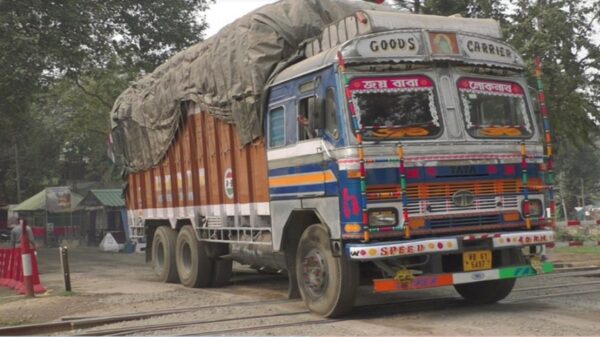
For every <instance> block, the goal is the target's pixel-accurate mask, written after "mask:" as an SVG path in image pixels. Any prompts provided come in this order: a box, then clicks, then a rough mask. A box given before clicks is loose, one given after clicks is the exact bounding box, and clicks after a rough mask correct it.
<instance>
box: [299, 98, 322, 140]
mask: <svg viewBox="0 0 600 337" xmlns="http://www.w3.org/2000/svg"><path fill="white" fill-rule="evenodd" d="M315 101H316V98H315V96H309V97H305V98H302V99H300V100H299V101H298V141H303V140H307V139H311V138H315V137H316V136H317V132H318V131H317V128H316V125H317V119H318V116H317V113H316V109H315Z"/></svg>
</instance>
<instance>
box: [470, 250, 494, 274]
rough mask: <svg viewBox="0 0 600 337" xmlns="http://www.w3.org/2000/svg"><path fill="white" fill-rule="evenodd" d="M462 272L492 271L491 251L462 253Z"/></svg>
mask: <svg viewBox="0 0 600 337" xmlns="http://www.w3.org/2000/svg"><path fill="white" fill-rule="evenodd" d="M463 269H464V271H473V270H484V269H492V251H490V250H476V251H472V252H466V253H463Z"/></svg>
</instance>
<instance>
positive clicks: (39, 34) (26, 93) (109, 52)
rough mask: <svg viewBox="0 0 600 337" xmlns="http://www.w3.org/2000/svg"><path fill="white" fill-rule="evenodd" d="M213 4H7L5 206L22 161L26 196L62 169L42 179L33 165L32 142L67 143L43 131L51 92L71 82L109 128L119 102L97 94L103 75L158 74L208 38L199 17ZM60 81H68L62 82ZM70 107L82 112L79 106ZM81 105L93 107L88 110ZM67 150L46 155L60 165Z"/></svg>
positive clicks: (199, 0) (0, 156)
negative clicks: (44, 111) (164, 65)
mask: <svg viewBox="0 0 600 337" xmlns="http://www.w3.org/2000/svg"><path fill="white" fill-rule="evenodd" d="M210 2H212V0H159V1H151V2H147V1H142V0H129V1H118V0H106V1H100V2H98V1H78V0H63V1H49V0H2V1H0V69H2V72H0V92H1V93H2V94H1V95H0V122H1V123H2V131H3V132H0V185H2V186H0V200H5V201H11V202H14V201H17V200H16V195H17V194H18V193H16V192H17V191H16V183H14V182H15V176H16V174H15V172H16V168H17V167H16V163H17V162H20V163H22V164H23V165H24V166H23V169H22V170H21V171H22V177H25V178H23V182H22V183H23V186H22V187H23V189H24V190H25V191H27V192H28V193H27V194H30V193H33V192H34V191H35V189H37V188H38V187H40V186H41V185H43V184H45V183H48V181H47V179H49V178H48V177H47V175H50V176H52V174H50V172H51V171H56V170H55V169H56V166H57V165H50V166H46V168H47V170H46V171H48V174H45V173H44V174H41V175H40V173H39V172H38V171H36V170H33V171H31V170H30V167H29V166H28V164H27V162H28V161H30V160H31V158H35V155H36V153H35V152H36V151H34V149H33V148H30V146H29V145H30V144H34V143H35V142H36V141H39V142H41V143H42V144H44V145H47V146H49V145H50V144H54V141H55V140H57V141H59V140H60V137H58V138H53V137H56V135H55V134H53V135H52V136H50V135H49V134H50V132H40V131H41V130H44V129H45V126H46V125H47V124H44V123H48V117H47V116H40V114H39V109H40V107H44V103H43V102H44V100H45V99H49V96H47V94H50V95H54V96H56V91H57V90H59V89H60V88H63V89H65V90H67V88H66V87H67V86H69V85H67V84H66V83H70V85H71V87H69V88H68V90H67V91H71V90H75V89H77V90H78V94H75V92H77V91H71V97H77V96H78V97H85V96H90V98H93V99H94V100H96V101H97V103H98V107H97V108H96V109H97V111H98V113H100V111H102V112H103V117H106V122H103V123H102V124H103V125H108V118H107V116H108V111H109V110H110V105H111V104H112V102H113V100H114V98H115V97H113V96H110V95H108V96H107V95H104V93H98V92H95V91H94V88H96V86H97V85H98V83H96V82H95V81H96V80H97V76H98V75H99V74H98V69H100V71H102V70H103V69H109V68H111V67H114V66H115V64H116V65H117V66H118V67H121V69H127V73H128V74H139V73H140V72H142V73H143V72H149V71H151V70H152V69H154V68H155V67H156V66H157V65H159V64H160V63H162V62H163V61H164V60H165V59H166V58H168V57H170V56H171V55H173V54H174V53H175V52H177V51H179V50H181V49H183V48H184V47H186V46H189V45H191V44H193V43H195V42H198V41H200V40H201V38H202V31H203V30H204V29H205V28H206V24H205V22H204V20H203V19H201V20H198V19H197V17H198V13H199V12H202V11H204V10H205V9H207V6H208V4H209V3H210ZM104 75H106V74H104ZM104 75H102V76H101V77H103V76H104ZM128 76H129V75H128ZM126 77H127V76H126ZM103 78H104V80H106V77H103ZM129 79H131V78H127V79H125V81H127V80H129ZM58 82H61V83H60V84H56V83H58ZM125 83H126V82H125ZM118 87H119V86H116V87H115V88H118ZM102 101H103V102H102ZM71 105H72V106H73V107H75V108H76V109H77V110H78V111H79V110H80V109H79V107H78V104H76V103H73V104H71ZM81 106H86V107H87V108H91V107H90V106H89V105H86V104H82V105H81ZM34 107H35V109H34ZM100 107H101V108H100ZM75 115H76V114H75ZM84 115H86V113H84ZM87 115H88V116H89V114H87ZM56 117H57V118H58V116H57V115H56ZM58 120H60V118H58ZM79 124H80V125H81V123H79ZM71 126H73V125H71ZM72 130H73V132H77V130H78V131H82V132H83V131H85V130H86V129H85V128H83V129H76V128H75V129H72ZM87 131H90V130H89V129H88V130H87ZM86 137H87V136H86ZM50 138H52V139H50ZM76 143H77V144H80V143H81V142H80V141H77V142H76ZM55 145H56V144H55ZM63 145H64V144H61V145H59V146H57V147H55V148H53V150H52V151H49V152H46V153H47V154H48V155H52V156H55V157H51V158H52V160H54V161H55V162H56V163H58V154H59V153H60V148H61V147H63V148H64V146H63ZM15 148H16V149H20V150H21V151H18V153H19V157H21V160H19V157H17V156H16V155H15V153H17V152H15V151H13V150H14V149H15ZM57 148H58V150H59V151H58V152H57V151H56V149H57ZM23 158H28V160H27V161H25V160H23ZM33 182H35V183H33Z"/></svg>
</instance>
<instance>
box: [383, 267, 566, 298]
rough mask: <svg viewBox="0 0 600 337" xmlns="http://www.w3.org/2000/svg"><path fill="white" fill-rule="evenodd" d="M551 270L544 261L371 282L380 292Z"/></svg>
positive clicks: (533, 273)
mask: <svg viewBox="0 0 600 337" xmlns="http://www.w3.org/2000/svg"><path fill="white" fill-rule="evenodd" d="M553 271H554V266H553V265H552V263H549V262H544V263H542V264H541V266H540V268H537V269H536V268H534V267H532V266H528V265H523V266H516V267H504V268H497V269H488V270H480V271H472V272H460V273H447V274H435V275H423V276H415V277H414V279H412V280H410V281H405V282H402V281H398V280H395V279H378V280H373V282H374V291H375V292H377V293H382V292H392V291H403V290H418V289H427V288H436V287H443V286H450V285H455V284H464V283H474V282H481V281H491V280H502V279H509V278H520V277H527V276H536V275H540V274H546V273H551V272H553Z"/></svg>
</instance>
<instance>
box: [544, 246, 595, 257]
mask: <svg viewBox="0 0 600 337" xmlns="http://www.w3.org/2000/svg"><path fill="white" fill-rule="evenodd" d="M554 252H555V253H561V254H565V253H566V254H596V255H600V246H582V247H556V248H554Z"/></svg>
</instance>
